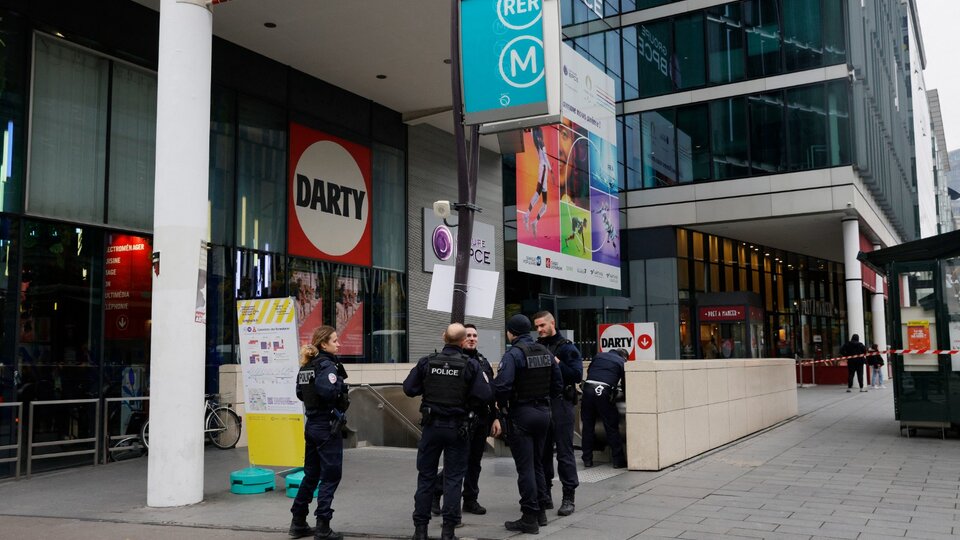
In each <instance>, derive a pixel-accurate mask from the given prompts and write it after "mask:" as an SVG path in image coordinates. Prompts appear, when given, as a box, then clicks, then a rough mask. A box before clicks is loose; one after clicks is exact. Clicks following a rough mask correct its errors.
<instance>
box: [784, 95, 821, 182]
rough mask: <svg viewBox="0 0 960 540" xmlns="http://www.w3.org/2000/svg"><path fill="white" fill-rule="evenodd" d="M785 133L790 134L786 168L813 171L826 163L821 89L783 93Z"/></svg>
mask: <svg viewBox="0 0 960 540" xmlns="http://www.w3.org/2000/svg"><path fill="white" fill-rule="evenodd" d="M786 101H787V130H788V132H789V134H790V145H789V169H790V170H791V171H796V170H804V169H815V168H818V167H825V166H826V165H827V164H828V162H829V161H828V158H829V156H828V146H827V121H826V120H827V115H826V110H825V109H824V86H823V85H819V84H818V85H814V86H803V87H799V88H791V89H789V90H787V91H786Z"/></svg>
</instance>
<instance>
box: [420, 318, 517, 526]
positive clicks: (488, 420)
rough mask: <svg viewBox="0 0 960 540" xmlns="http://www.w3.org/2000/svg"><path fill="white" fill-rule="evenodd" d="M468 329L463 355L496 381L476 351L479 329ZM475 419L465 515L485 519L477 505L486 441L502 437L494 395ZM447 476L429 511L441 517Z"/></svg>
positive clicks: (465, 480)
mask: <svg viewBox="0 0 960 540" xmlns="http://www.w3.org/2000/svg"><path fill="white" fill-rule="evenodd" d="M463 326H464V328H465V329H466V336H467V337H466V339H464V340H463V353H464V354H466V355H467V356H469V357H470V358H473V359H475V360H476V361H477V363H478V364H479V365H480V369H481V370H482V371H483V372H484V373H485V374H486V375H487V378H488V379H489V380H491V381H492V380H493V367H492V366H491V365H490V362H489V361H487V358H486V357H485V356H483V354H481V353H480V350H479V349H477V342H478V339H479V335H478V333H477V327H476V326H475V325H473V324H465V325H463ZM473 412H474V414H475V415H476V423H477V428H476V429H475V430H473V435H472V437H471V438H470V448H469V452H468V456H467V472H466V474H465V475H464V477H463V511H464V512H470V513H471V514H477V515H481V516H482V515H484V514H486V513H487V509H486V508H484V507H483V506H482V505H480V503H479V502H477V499H478V498H479V495H480V486H479V482H480V470H481V466H480V462H481V460H482V459H483V452H484V450H486V447H487V437H499V436H500V422H498V421H497V415H496V412H497V407H496V399H495V396H494V395H493V393H492V392H491V394H490V401H488V402H487V403H482V404H477V408H476V409H475V410H474V411H473ZM443 482H444V476H443V471H442V470H441V471H440V472H439V473H438V474H437V482H436V484H435V485H434V490H433V502H432V505H431V507H430V513H431V514H433V515H435V516H439V515H440V513H441V510H440V497H441V495H443Z"/></svg>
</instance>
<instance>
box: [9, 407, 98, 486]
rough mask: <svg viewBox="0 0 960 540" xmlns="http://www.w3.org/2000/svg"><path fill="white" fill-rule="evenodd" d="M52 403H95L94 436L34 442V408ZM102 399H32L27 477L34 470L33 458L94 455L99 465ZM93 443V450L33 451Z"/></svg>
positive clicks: (28, 433) (28, 427)
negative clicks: (35, 451)
mask: <svg viewBox="0 0 960 540" xmlns="http://www.w3.org/2000/svg"><path fill="white" fill-rule="evenodd" d="M50 405H93V418H94V420H93V421H94V426H93V437H88V438H86V439H58V440H56V441H44V442H38V443H34V442H33V421H34V419H35V418H36V415H34V409H35V408H37V407H44V406H50ZM99 433H100V399H99V398H93V399H66V400H50V401H31V402H30V423H29V425H28V426H27V478H30V475H31V473H32V472H33V460H35V459H53V458H58V457H68V456H83V455H88V454H89V455H92V456H93V465H94V466H96V465H97V461H99V454H100V437H99V436H98V434H99ZM89 443H93V449H92V450H73V451H70V452H51V453H49V454H39V455H34V454H33V451H34V449H37V448H46V447H50V446H68V445H74V444H89Z"/></svg>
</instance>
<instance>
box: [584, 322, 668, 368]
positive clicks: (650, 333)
mask: <svg viewBox="0 0 960 540" xmlns="http://www.w3.org/2000/svg"><path fill="white" fill-rule="evenodd" d="M597 335H598V336H600V343H599V345H600V347H599V350H600V352H610V351H613V350H614V349H626V350H627V352H628V353H629V356H628V357H627V360H656V359H657V347H656V345H657V343H656V339H657V325H656V323H651V322H647V323H616V324H601V325H599V326H598V327H597Z"/></svg>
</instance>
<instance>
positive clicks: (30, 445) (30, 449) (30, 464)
mask: <svg viewBox="0 0 960 540" xmlns="http://www.w3.org/2000/svg"><path fill="white" fill-rule="evenodd" d="M28 422H29V424H28V425H27V478H30V473H32V472H33V402H32V401H31V402H30V419H29V420H28Z"/></svg>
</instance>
